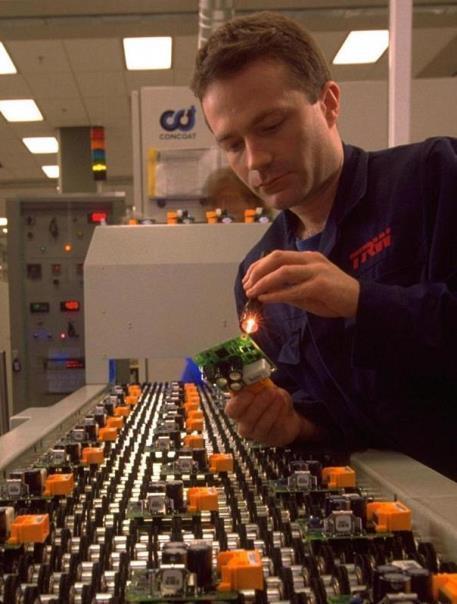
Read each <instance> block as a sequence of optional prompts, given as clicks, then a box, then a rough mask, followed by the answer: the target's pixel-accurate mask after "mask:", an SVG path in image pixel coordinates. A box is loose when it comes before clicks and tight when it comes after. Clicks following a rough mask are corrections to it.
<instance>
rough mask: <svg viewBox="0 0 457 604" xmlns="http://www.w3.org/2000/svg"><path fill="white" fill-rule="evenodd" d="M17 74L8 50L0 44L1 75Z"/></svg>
mask: <svg viewBox="0 0 457 604" xmlns="http://www.w3.org/2000/svg"><path fill="white" fill-rule="evenodd" d="M9 73H17V69H16V67H15V65H14V63H13V61H12V60H11V57H10V56H9V54H8V52H7V50H6V48H5V47H4V45H3V44H2V42H0V74H2V75H4V74H9Z"/></svg>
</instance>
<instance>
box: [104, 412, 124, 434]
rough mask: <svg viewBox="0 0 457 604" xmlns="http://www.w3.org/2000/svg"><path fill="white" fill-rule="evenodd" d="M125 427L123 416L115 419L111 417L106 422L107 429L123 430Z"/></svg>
mask: <svg viewBox="0 0 457 604" xmlns="http://www.w3.org/2000/svg"><path fill="white" fill-rule="evenodd" d="M123 425H124V418H123V417H122V416H121V415H119V416H118V417H114V416H113V415H111V416H110V417H108V418H107V420H106V427H107V428H118V429H121V428H122V426H123ZM99 433H100V432H99Z"/></svg>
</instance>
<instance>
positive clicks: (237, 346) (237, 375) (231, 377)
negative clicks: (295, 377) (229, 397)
mask: <svg viewBox="0 0 457 604" xmlns="http://www.w3.org/2000/svg"><path fill="white" fill-rule="evenodd" d="M195 362H196V363H197V365H198V366H199V367H200V369H201V371H202V373H203V375H204V376H205V377H206V379H207V380H208V381H209V382H210V383H211V384H214V385H215V386H217V387H218V388H220V389H221V390H229V391H230V390H231V391H233V392H238V391H239V390H241V389H242V388H245V387H247V386H250V387H251V388H253V387H254V386H259V387H265V386H267V385H271V382H270V381H269V378H270V375H271V374H272V372H273V371H274V370H275V369H276V367H275V365H274V364H273V363H272V361H271V360H270V359H269V358H268V357H267V356H266V355H265V354H264V353H263V352H262V350H261V349H260V348H259V347H258V346H257V344H256V343H255V342H254V340H252V338H250V337H249V336H248V335H246V334H245V335H241V336H239V337H237V338H233V339H232V340H228V341H226V342H223V343H222V344H219V345H218V346H214V347H213V348H209V349H208V350H204V351H202V352H200V353H199V354H197V355H196V356H195Z"/></svg>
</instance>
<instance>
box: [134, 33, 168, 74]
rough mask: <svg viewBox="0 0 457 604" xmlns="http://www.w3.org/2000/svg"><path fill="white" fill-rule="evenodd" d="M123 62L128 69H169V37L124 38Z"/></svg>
mask: <svg viewBox="0 0 457 604" xmlns="http://www.w3.org/2000/svg"><path fill="white" fill-rule="evenodd" d="M123 43H124V56H125V64H126V66H127V69H129V70H139V69H170V68H171V37H170V36H164V37H152V38H124V39H123Z"/></svg>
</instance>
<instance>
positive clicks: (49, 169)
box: [41, 166, 59, 178]
mask: <svg viewBox="0 0 457 604" xmlns="http://www.w3.org/2000/svg"><path fill="white" fill-rule="evenodd" d="M41 169H42V170H43V172H44V173H45V174H46V176H47V177H48V178H59V166H41Z"/></svg>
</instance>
